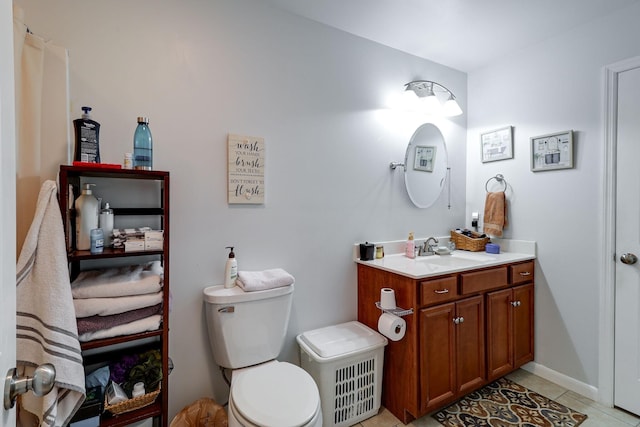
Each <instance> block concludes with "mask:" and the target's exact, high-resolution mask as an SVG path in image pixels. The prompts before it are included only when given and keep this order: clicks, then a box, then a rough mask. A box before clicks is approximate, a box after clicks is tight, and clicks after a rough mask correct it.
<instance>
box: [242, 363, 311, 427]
mask: <svg viewBox="0 0 640 427" xmlns="http://www.w3.org/2000/svg"><path fill="white" fill-rule="evenodd" d="M231 398H232V399H233V402H234V406H235V408H236V409H237V410H238V412H240V414H241V415H242V416H243V417H244V418H246V419H247V420H248V421H250V422H252V423H254V424H256V425H262V426H281V427H297V426H301V425H304V424H306V423H307V422H309V421H310V420H311V418H313V416H314V415H315V414H316V412H317V411H318V407H319V400H320V396H319V393H318V387H317V386H316V383H315V382H314V380H313V378H311V375H309V374H308V373H307V372H305V371H304V370H302V369H301V368H299V367H298V366H295V365H292V364H290V363H286V362H272V363H267V364H264V365H259V366H256V367H253V368H248V369H243V370H240V371H236V372H234V373H233V382H232V387H231Z"/></svg>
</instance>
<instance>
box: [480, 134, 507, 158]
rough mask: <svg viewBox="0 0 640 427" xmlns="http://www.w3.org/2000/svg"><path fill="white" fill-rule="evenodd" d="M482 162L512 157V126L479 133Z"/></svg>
mask: <svg viewBox="0 0 640 427" xmlns="http://www.w3.org/2000/svg"><path fill="white" fill-rule="evenodd" d="M480 145H481V146H482V163H486V162H494V161H496V160H506V159H513V126H507V127H504V128H500V129H496V130H493V131H491V132H486V133H481V134H480Z"/></svg>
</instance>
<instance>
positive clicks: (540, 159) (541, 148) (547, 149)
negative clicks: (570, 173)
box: [531, 130, 573, 172]
mask: <svg viewBox="0 0 640 427" xmlns="http://www.w3.org/2000/svg"><path fill="white" fill-rule="evenodd" d="M571 168H573V131H572V130H568V131H564V132H558V133H550V134H548V135H542V136H535V137H532V138H531V170H532V171H533V172H539V171H548V170H554V169H571Z"/></svg>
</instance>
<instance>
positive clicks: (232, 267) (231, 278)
mask: <svg viewBox="0 0 640 427" xmlns="http://www.w3.org/2000/svg"><path fill="white" fill-rule="evenodd" d="M226 249H230V251H229V258H227V264H226V266H225V269H224V287H225V288H233V287H234V286H235V285H236V278H237V277H238V261H237V260H236V254H235V253H233V246H227V247H226Z"/></svg>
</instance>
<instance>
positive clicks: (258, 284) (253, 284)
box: [236, 268, 294, 292]
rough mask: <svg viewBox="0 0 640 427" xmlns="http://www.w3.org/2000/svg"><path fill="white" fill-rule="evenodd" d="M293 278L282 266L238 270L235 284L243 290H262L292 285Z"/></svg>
mask: <svg viewBox="0 0 640 427" xmlns="http://www.w3.org/2000/svg"><path fill="white" fill-rule="evenodd" d="M293 282H294V278H293V276H292V275H291V274H289V273H287V272H286V271H284V270H283V269H282V268H273V269H271V270H263V271H239V272H238V278H237V279H236V284H237V285H238V286H240V287H241V288H242V289H244V291H245V292H252V291H264V290H266V289H272V288H280V287H282V286H289V285H292V284H293Z"/></svg>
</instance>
